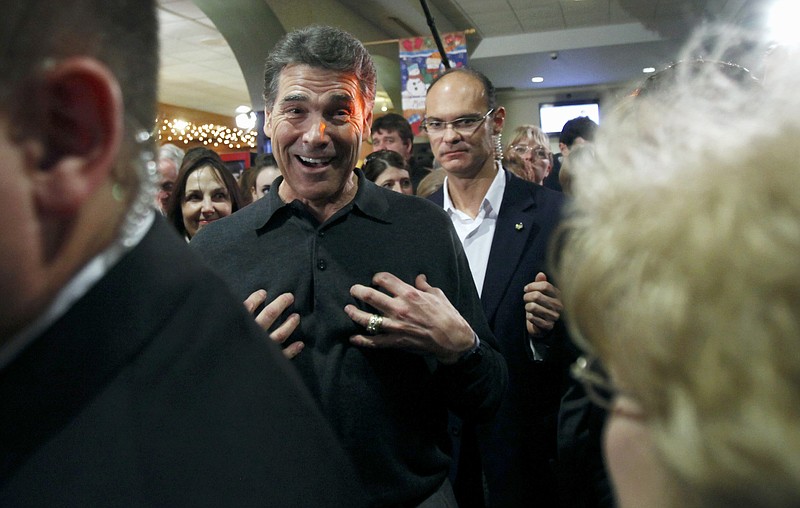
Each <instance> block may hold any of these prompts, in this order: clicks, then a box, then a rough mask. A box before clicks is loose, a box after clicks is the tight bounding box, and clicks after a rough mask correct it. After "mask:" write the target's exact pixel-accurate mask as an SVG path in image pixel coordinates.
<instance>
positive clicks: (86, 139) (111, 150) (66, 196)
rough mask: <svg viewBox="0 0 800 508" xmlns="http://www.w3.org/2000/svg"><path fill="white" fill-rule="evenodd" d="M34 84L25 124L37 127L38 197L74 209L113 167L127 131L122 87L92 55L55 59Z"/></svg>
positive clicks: (52, 207)
mask: <svg viewBox="0 0 800 508" xmlns="http://www.w3.org/2000/svg"><path fill="white" fill-rule="evenodd" d="M33 87H34V90H33V93H32V95H31V96H32V97H33V102H34V103H33V104H32V105H31V108H30V110H29V111H26V113H25V114H26V115H28V114H30V116H31V118H27V119H26V121H25V124H27V125H31V126H32V127H33V128H34V132H36V133H37V134H36V136H35V138H36V140H35V141H34V143H35V145H36V146H35V149H34V150H32V151H31V152H29V154H30V155H31V159H30V160H31V162H32V164H31V166H32V167H33V175H32V180H33V182H34V193H35V197H36V202H37V205H38V207H39V209H40V210H42V211H43V212H45V213H53V214H57V215H72V214H75V213H77V212H78V211H79V210H80V209H81V207H82V206H83V205H84V204H85V203H86V201H87V200H88V199H89V198H90V197H91V196H92V195H93V193H94V192H95V190H96V189H97V188H98V187H99V186H101V185H102V184H103V183H105V182H106V180H107V178H108V177H109V175H110V173H111V171H112V169H113V168H114V165H115V163H116V160H117V157H118V155H119V152H120V145H121V140H122V133H123V131H124V127H123V115H124V107H123V101H122V92H121V91H120V88H119V84H118V82H117V80H116V78H115V77H114V76H113V75H112V74H111V72H110V71H109V70H108V69H107V68H106V67H105V66H104V65H103V64H101V63H100V62H98V61H96V60H94V59H92V58H88V57H75V58H70V59H67V60H63V61H60V62H58V63H56V64H55V65H53V66H52V67H50V68H48V69H46V70H45V71H44V72H43V73H42V74H41V76H40V77H38V78H37V79H36V80H35V82H34V83H33ZM34 126H35V127H34Z"/></svg>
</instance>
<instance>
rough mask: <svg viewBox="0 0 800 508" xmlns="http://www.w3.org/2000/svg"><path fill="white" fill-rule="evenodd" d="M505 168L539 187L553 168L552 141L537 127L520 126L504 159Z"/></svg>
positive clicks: (515, 130)
mask: <svg viewBox="0 0 800 508" xmlns="http://www.w3.org/2000/svg"><path fill="white" fill-rule="evenodd" d="M503 166H505V167H506V169H508V170H510V171H511V172H513V173H514V174H515V175H517V176H518V177H520V178H522V179H523V180H528V181H529V182H533V183H536V184H539V185H542V182H543V181H544V179H545V178H546V177H547V175H549V174H550V170H551V169H552V168H553V152H551V151H550V139H549V138H548V137H547V134H545V133H544V131H542V129H540V128H539V127H536V126H535V125H520V126H519V127H517V128H516V129H514V137H512V138H511V142H510V143H509V144H508V146H507V147H506V150H505V156H504V157H503Z"/></svg>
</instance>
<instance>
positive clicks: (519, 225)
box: [514, 222, 525, 231]
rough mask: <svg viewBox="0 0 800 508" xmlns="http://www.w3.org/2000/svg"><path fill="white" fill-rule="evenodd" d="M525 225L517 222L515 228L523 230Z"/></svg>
mask: <svg viewBox="0 0 800 508" xmlns="http://www.w3.org/2000/svg"><path fill="white" fill-rule="evenodd" d="M524 227H525V226H523V225H522V223H521V222H517V224H516V225H515V226H514V228H515V229H516V230H517V231H522V228H524Z"/></svg>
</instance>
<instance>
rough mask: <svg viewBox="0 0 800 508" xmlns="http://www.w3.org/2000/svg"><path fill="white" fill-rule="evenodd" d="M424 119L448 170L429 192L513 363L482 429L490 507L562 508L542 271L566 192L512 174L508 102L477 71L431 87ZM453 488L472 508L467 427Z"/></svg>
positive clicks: (548, 288)
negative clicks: (504, 145) (506, 133)
mask: <svg viewBox="0 0 800 508" xmlns="http://www.w3.org/2000/svg"><path fill="white" fill-rule="evenodd" d="M425 107H426V111H425V115H426V116H425V121H424V123H423V126H424V128H425V130H426V131H427V133H428V137H429V138H430V143H431V149H432V151H433V154H434V157H436V160H438V162H439V163H440V164H441V166H442V168H443V169H444V170H445V172H446V173H447V178H446V180H445V183H444V185H443V187H442V188H441V189H439V190H438V191H437V192H436V193H434V194H433V195H432V196H431V197H430V199H431V200H432V201H434V202H435V203H437V204H438V205H440V206H442V207H444V209H445V211H446V212H447V213H448V215H449V216H450V219H451V221H452V223H453V225H454V226H455V228H456V231H457V233H458V236H459V238H460V240H461V241H462V243H463V245H464V249H465V251H466V253H467V257H468V259H469V264H470V269H471V271H472V276H473V278H474V281H475V286H476V288H477V289H478V292H479V294H480V296H481V304H482V306H483V310H484V312H485V314H486V316H487V318H488V320H489V325H490V326H491V327H492V330H493V332H494V334H495V336H496V337H497V340H498V341H499V342H500V345H501V352H503V354H504V356H505V358H506V361H507V363H508V368H509V389H508V391H507V393H506V397H505V399H504V401H503V404H502V406H501V408H500V411H499V412H498V414H497V416H496V417H495V420H494V422H493V423H492V424H490V425H481V426H478V428H477V437H478V443H479V447H480V462H481V463H482V465H483V471H484V474H485V476H486V480H487V483H488V489H489V501H490V505H491V506H503V507H510V506H514V507H516V506H558V495H557V483H556V480H555V478H554V475H553V472H552V469H551V464H550V462H551V461H553V460H555V455H556V448H555V444H556V421H557V413H558V409H559V399H560V396H561V391H562V386H561V379H562V377H563V369H564V367H563V366H562V364H561V362H559V361H558V359H559V356H560V355H559V352H558V350H559V348H560V346H561V344H560V341H559V340H557V339H558V335H559V333H558V332H554V329H555V328H557V327H556V326H555V325H556V323H557V322H558V321H559V318H560V314H561V302H560V300H559V291H558V289H556V288H555V287H554V286H553V285H552V284H551V283H550V282H549V280H548V277H547V276H546V275H545V256H546V252H547V245H548V240H549V238H550V234H551V232H552V231H553V229H554V228H555V226H556V224H557V223H558V220H559V214H560V211H561V206H562V201H563V198H562V196H561V194H559V193H557V192H553V191H551V190H549V189H545V188H544V187H542V186H540V185H536V184H534V183H531V182H527V181H524V180H522V179H520V178H518V177H516V176H514V175H513V174H511V172H509V171H506V170H505V169H504V168H503V167H502V165H501V163H500V159H501V158H502V154H500V153H498V152H499V151H501V150H500V149H498V147H499V146H501V145H500V142H499V135H500V132H501V130H502V128H503V122H504V119H505V109H504V108H503V107H502V106H499V105H498V104H497V98H496V96H495V89H494V86H493V85H492V83H491V82H490V81H489V80H488V79H487V78H486V77H485V76H484V75H483V74H481V73H479V72H477V71H474V70H471V69H465V68H457V69H452V70H449V71H447V72H446V73H444V74H443V75H442V76H441V77H439V78H438V79H437V80H435V81H434V82H433V83H432V84H431V86H430V88H429V89H428V95H427V99H426V106H425ZM462 432H463V436H464V438H463V440H461V447H460V463H459V470H458V475H457V479H456V482H457V492H458V493H459V497H460V501H462V504H466V503H468V502H469V503H470V505H471V506H474V503H475V499H476V498H478V497H482V496H481V495H480V493H478V494H477V495H476V494H475V493H469V491H468V490H466V491H462V490H461V489H462V486H465V487H466V488H467V489H469V488H474V487H477V488H478V489H480V486H481V480H480V463H479V462H478V461H476V460H474V456H473V452H474V450H473V448H474V444H473V443H472V442H471V441H470V439H469V436H470V435H471V434H472V432H473V428H472V425H471V422H465V425H464V427H463V429H462Z"/></svg>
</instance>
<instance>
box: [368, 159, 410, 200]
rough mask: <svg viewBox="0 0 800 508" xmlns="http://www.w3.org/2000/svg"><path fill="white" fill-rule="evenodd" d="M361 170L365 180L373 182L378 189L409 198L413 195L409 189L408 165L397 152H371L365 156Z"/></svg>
mask: <svg viewBox="0 0 800 508" xmlns="http://www.w3.org/2000/svg"><path fill="white" fill-rule="evenodd" d="M362 169H363V171H364V176H366V177H367V180H371V181H373V182H375V184H376V185H378V186H380V187H386V188H387V189H390V190H393V191H395V192H399V193H401V194H407V195H409V196H410V195H412V194H413V193H414V191H413V190H412V188H411V176H410V175H409V173H408V163H407V162H406V160H405V159H404V158H403V156H402V155H400V154H399V153H397V152H394V151H392V150H378V151H377V152H372V153H371V154H369V155H367V158H366V159H365V161H364V167H363V168H362Z"/></svg>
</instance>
